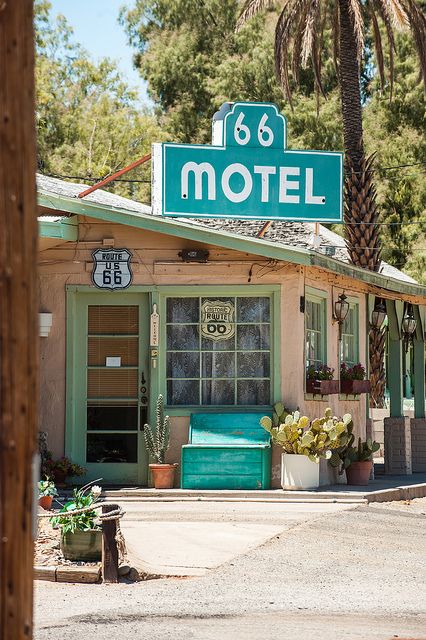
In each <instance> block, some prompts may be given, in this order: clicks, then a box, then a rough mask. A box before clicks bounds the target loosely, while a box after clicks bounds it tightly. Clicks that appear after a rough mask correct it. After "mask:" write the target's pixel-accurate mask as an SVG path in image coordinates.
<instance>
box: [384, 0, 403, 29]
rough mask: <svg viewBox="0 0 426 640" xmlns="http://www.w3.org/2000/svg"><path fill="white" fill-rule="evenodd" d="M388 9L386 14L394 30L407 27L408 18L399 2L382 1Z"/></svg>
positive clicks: (397, 0) (391, 0)
mask: <svg viewBox="0 0 426 640" xmlns="http://www.w3.org/2000/svg"><path fill="white" fill-rule="evenodd" d="M384 2H386V5H387V7H388V13H389V15H390V17H391V20H392V24H393V26H394V27H396V28H401V27H406V26H408V16H407V14H406V12H405V9H404V7H403V6H402V4H401V3H400V1H399V0H384Z"/></svg>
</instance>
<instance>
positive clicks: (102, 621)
mask: <svg viewBox="0 0 426 640" xmlns="http://www.w3.org/2000/svg"><path fill="white" fill-rule="evenodd" d="M184 508H185V507H182V509H184ZM265 508H266V507H265V505H262V514H261V517H262V519H263V520H264V521H265V518H267V514H265ZM283 508H284V509H285V508H286V507H285V505H283ZM215 510H216V512H219V513H220V507H217V505H216V507H215ZM425 512H426V503H425V501H424V500H423V501H421V500H420V501H413V502H412V503H411V505H401V504H396V505H393V504H392V503H391V504H390V505H386V506H384V505H380V506H378V505H373V506H359V507H356V508H351V509H348V510H344V511H338V512H335V513H326V514H323V515H320V516H318V515H317V516H316V517H315V518H314V519H311V520H308V521H302V522H299V523H297V522H294V523H293V524H292V525H291V527H290V528H288V529H287V530H285V531H283V533H281V534H280V535H279V536H276V537H275V538H274V539H272V540H271V541H270V542H268V543H266V544H264V545H263V546H261V547H259V548H257V549H255V550H253V551H250V552H249V553H247V554H246V555H243V556H240V557H238V558H237V559H235V560H234V561H233V562H231V563H228V564H226V565H223V566H222V567H219V568H218V569H214V570H212V571H210V572H209V573H208V574H207V575H205V576H202V577H196V578H186V579H176V578H174V579H161V580H151V581H148V582H142V583H137V584H131V585H130V584H119V585H67V584H56V583H48V582H39V583H38V584H37V588H36V624H37V627H36V634H35V638H36V640H71V639H72V640H75V638H78V640H86V638H87V639H89V638H90V639H92V638H93V639H96V640H107V639H108V640H109V639H111V640H112V639H114V640H115V638H117V637H129V636H130V635H132V634H133V635H134V636H135V638H138V639H139V638H145V637H150V638H153V639H154V640H156V639H157V638H158V639H160V638H161V639H168V638H170V639H171V638H173V640H184V639H185V640H187V639H194V640H213V639H214V640H222V639H226V640H227V639H228V638H229V640H231V639H232V640H240V639H241V640H242V639H244V640H251V639H253V640H255V639H258V638H259V639H262V640H264V639H265V638H275V637H277V638H285V640H292V639H294V640H311V638H312V640H313V639H314V638H315V640H318V639H320V640H323V639H324V640H325V639H327V640H328V639H333V640H334V639H336V640H344V639H346V638H350V639H355V638H360V639H361V638H362V639H363V640H366V639H367V638H380V639H385V638H386V639H387V638H395V637H399V638H400V639H402V638H416V639H417V638H423V639H426V547H425V541H426V539H425V533H426V527H425V525H426V518H425V515H424V513H425ZM274 514H275V515H274V516H273V517H271V519H272V520H273V519H274V518H276V509H275V512H274ZM222 516H223V514H222ZM271 516H272V514H271Z"/></svg>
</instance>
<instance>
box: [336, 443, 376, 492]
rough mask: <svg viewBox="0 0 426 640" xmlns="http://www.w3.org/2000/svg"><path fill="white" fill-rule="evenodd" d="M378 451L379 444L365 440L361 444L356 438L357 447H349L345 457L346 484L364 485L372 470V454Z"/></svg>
mask: <svg viewBox="0 0 426 640" xmlns="http://www.w3.org/2000/svg"><path fill="white" fill-rule="evenodd" d="M379 449H380V444H379V443H378V442H374V441H373V440H372V439H371V438H367V440H366V441H365V442H362V440H361V438H358V446H357V447H350V448H349V449H348V450H347V452H346V456H345V460H344V465H345V468H346V478H347V480H348V484H354V485H366V484H368V480H369V478H370V474H371V469H372V468H373V453H375V452H376V451H378V450H379Z"/></svg>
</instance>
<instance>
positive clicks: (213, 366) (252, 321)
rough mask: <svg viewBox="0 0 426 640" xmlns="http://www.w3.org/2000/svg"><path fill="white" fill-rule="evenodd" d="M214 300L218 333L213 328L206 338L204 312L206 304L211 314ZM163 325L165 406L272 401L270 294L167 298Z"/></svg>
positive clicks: (206, 326)
mask: <svg viewBox="0 0 426 640" xmlns="http://www.w3.org/2000/svg"><path fill="white" fill-rule="evenodd" d="M212 301H214V304H215V305H216V309H217V310H218V314H217V317H218V318H219V319H221V320H223V334H222V335H220V332H219V335H215V333H214V328H213V330H212V334H211V335H209V330H210V329H209V326H208V325H206V324H205V317H203V313H204V311H203V310H204V309H205V308H206V305H207V306H208V305H210V307H211V308H212V309H213V311H214V309H215V307H214V304H213V302H212ZM212 305H213V306H212ZM221 306H222V307H223V309H225V310H228V311H227V312H226V314H225V315H226V316H227V317H225V315H223V316H222V315H221V313H220V309H221ZM212 315H213V316H214V314H212ZM166 323H167V324H166V334H167V355H166V379H167V380H166V385H167V404H168V405H180V406H182V405H186V406H197V405H206V406H211V405H214V406H218V405H224V406H227V405H246V406H247V405H248V406H250V405H269V404H270V403H271V301H270V297H269V296H221V297H217V296H214V297H213V298H212V297H211V296H210V297H205V296H203V297H201V296H188V297H169V298H167V300H166Z"/></svg>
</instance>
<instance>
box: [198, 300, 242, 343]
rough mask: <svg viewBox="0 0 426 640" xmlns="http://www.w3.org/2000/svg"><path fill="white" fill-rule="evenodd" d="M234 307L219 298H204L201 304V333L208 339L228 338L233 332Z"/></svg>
mask: <svg viewBox="0 0 426 640" xmlns="http://www.w3.org/2000/svg"><path fill="white" fill-rule="evenodd" d="M234 318H235V307H234V304H233V303H232V302H231V301H229V302H222V301H221V300H206V301H205V302H203V304H202V305H201V335H202V336H203V337H204V338H209V339H210V340H228V339H229V338H232V336H233V335H234V334H235V320H234Z"/></svg>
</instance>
